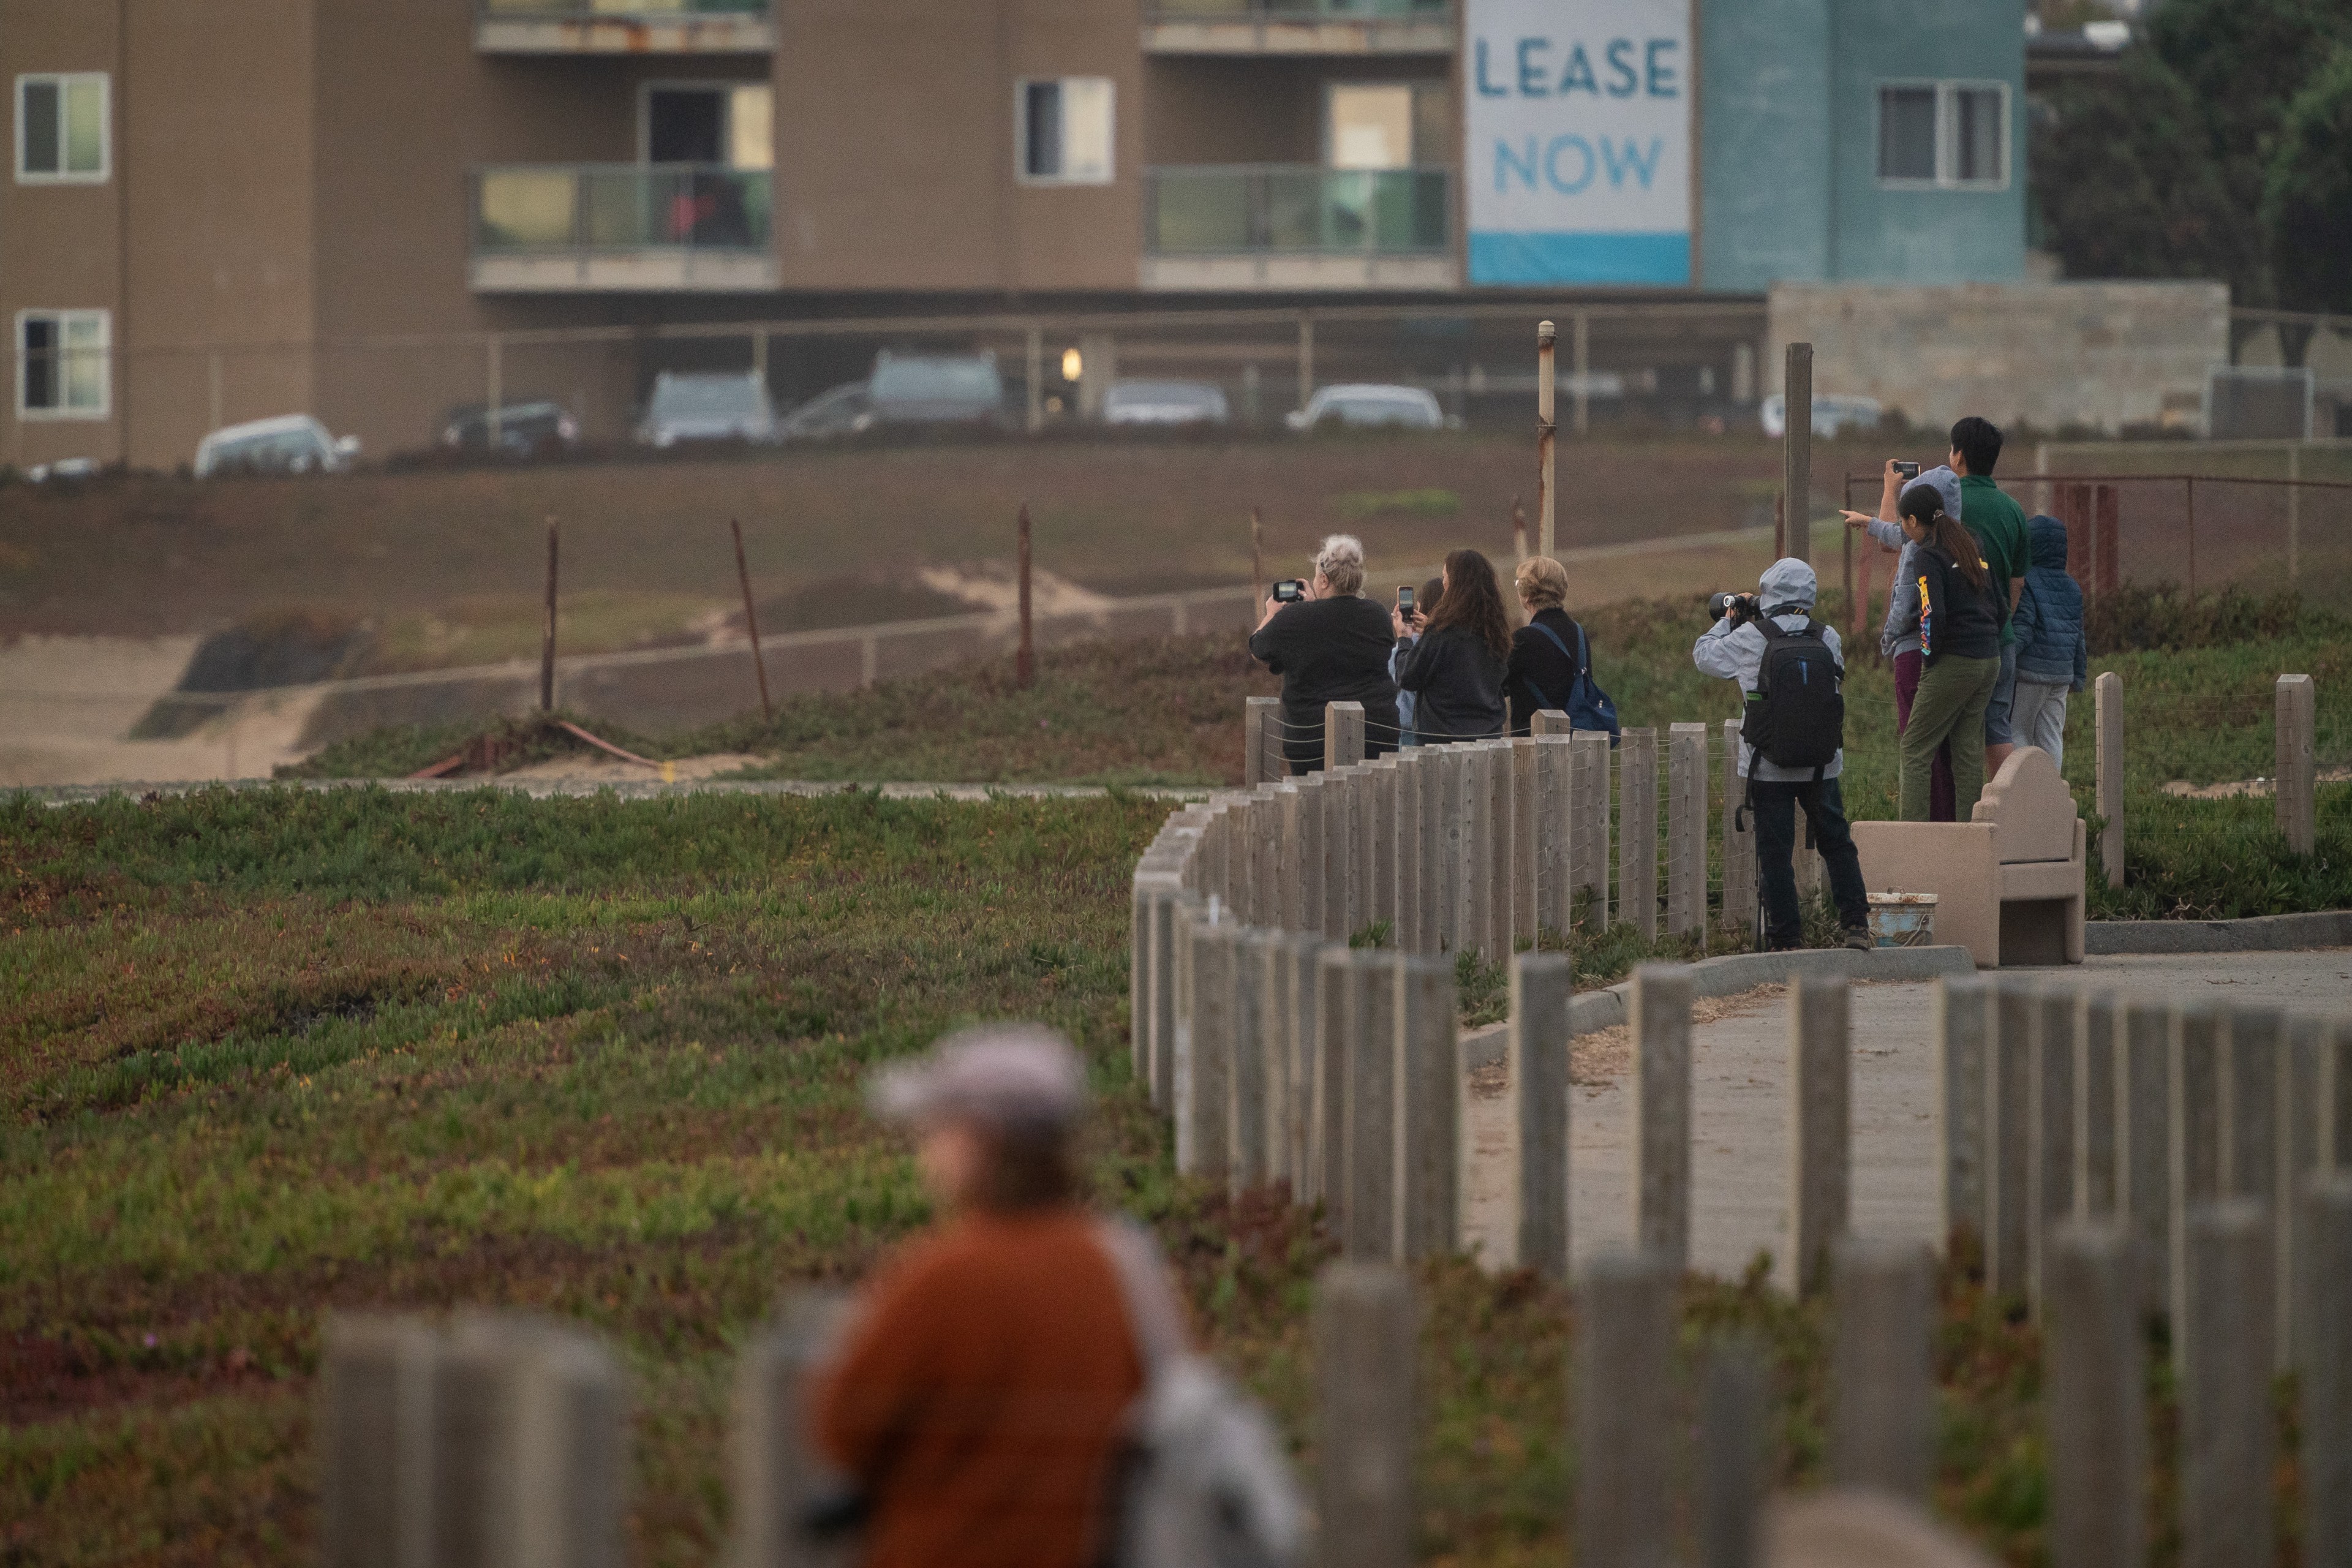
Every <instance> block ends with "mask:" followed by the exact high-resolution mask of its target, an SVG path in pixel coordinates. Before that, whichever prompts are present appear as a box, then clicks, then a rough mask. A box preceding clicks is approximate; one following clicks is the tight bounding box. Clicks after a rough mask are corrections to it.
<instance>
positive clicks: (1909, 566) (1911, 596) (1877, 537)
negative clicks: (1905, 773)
mask: <svg viewBox="0 0 2352 1568" xmlns="http://www.w3.org/2000/svg"><path fill="white" fill-rule="evenodd" d="M1913 485H1927V486H1930V487H1932V488H1933V489H1935V491H1936V493H1937V495H1938V496H1940V497H1942V498H1943V502H1944V510H1946V511H1947V512H1948V513H1950V514H1951V515H1952V516H1953V517H1954V518H1955V519H1958V517H1959V515H1960V476H1959V475H1958V474H1956V473H1954V472H1952V470H1951V469H1950V468H1940V467H1939V468H1929V469H1927V471H1926V472H1925V473H1923V474H1921V475H1920V476H1919V477H1918V478H1917V479H1912V480H1910V481H1909V482H1908V483H1906V482H1905V480H1904V479H1903V476H1902V474H1901V473H1900V472H1899V471H1898V470H1897V469H1896V468H1895V459H1894V458H1888V459H1887V460H1886V475H1885V485H1884V487H1883V488H1882V489H1881V490H1880V493H1879V498H1878V515H1877V516H1876V517H1866V516H1864V514H1863V513H1861V512H1858V511H1849V512H1846V513H1845V514H1844V517H1845V523H1846V526H1847V527H1848V528H1851V529H1854V530H1856V531H1861V532H1864V533H1867V534H1869V535H1870V537H1871V539H1872V540H1874V542H1877V543H1879V544H1882V545H1885V547H1886V548H1887V549H1889V550H1892V551H1895V552H1897V553H1896V557H1895V580H1894V582H1893V583H1892V584H1889V585H1888V591H1887V595H1886V624H1885V626H1883V627H1881V628H1880V630H1879V634H1878V651H1879V653H1880V655H1881V656H1882V657H1883V658H1886V659H1887V660H1889V661H1890V662H1891V663H1893V665H1894V666H1895V733H1896V734H1897V735H1900V734H1902V733H1903V731H1905V730H1906V729H1908V728H1910V725H1911V701H1912V699H1914V698H1915V697H1916V696H1918V694H1919V677H1920V676H1921V675H1923V674H1925V673H1926V670H1927V658H1926V656H1925V655H1923V654H1922V653H1921V652H1920V651H1919V563H1918V559H1917V556H1916V551H1917V549H1918V546H1916V545H1915V544H1913V543H1912V542H1911V541H1910V540H1909V539H1908V538H1907V537H1906V535H1905V534H1904V532H1903V525H1902V524H1901V523H1900V522H1897V521H1895V512H1896V508H1897V507H1898V506H1899V505H1900V504H1901V500H1902V497H1903V493H1904V492H1905V491H1906V490H1908V489H1910V488H1911V487H1912V486H1913ZM1953 793H1954V792H1953V788H1952V749H1951V747H1949V746H1948V745H1947V746H1939V747H1937V751H1936V764H1935V771H1934V773H1933V774H1932V776H1931V782H1930V784H1929V786H1928V806H1927V819H1928V820H1929V821H1930V822H1949V821H1951V820H1952V819H1953V817H1954V816H1957V815H1958V814H1957V813H1956V812H1955V811H1954V810H1953Z"/></svg>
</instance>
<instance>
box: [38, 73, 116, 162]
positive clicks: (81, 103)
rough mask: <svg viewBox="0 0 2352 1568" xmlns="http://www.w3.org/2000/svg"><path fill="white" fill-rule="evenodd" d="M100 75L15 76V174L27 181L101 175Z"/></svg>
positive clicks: (102, 100)
mask: <svg viewBox="0 0 2352 1568" xmlns="http://www.w3.org/2000/svg"><path fill="white" fill-rule="evenodd" d="M106 142H107V136H106V78H105V77H104V76H103V75H92V76H20V77H18V78H17V79H16V178H17V180H18V181H19V182H21V183H24V184H47V183H51V182H55V183H58V184H65V183H75V184H96V183H98V182H100V181H102V180H104V179H105V178H106V163H107V145H106Z"/></svg>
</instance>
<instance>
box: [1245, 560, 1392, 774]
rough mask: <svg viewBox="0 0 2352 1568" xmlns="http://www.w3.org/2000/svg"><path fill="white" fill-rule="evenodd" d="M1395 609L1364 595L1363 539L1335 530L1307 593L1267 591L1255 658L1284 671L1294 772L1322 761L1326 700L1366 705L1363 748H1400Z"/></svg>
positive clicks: (1252, 646) (1285, 726)
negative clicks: (1284, 597)
mask: <svg viewBox="0 0 2352 1568" xmlns="http://www.w3.org/2000/svg"><path fill="white" fill-rule="evenodd" d="M1395 640H1396V639H1395V636H1394V634H1393V633H1392V632H1391V629H1390V626H1389V616H1388V612H1387V611H1385V610H1383V609H1382V608H1381V606H1380V605H1375V604H1373V603H1372V602H1371V601H1370V599H1367V598H1365V597H1364V542H1363V541H1362V540H1360V539H1358V538H1356V537H1355V536H1354V535H1353V534H1347V533H1335V534H1332V535H1331V536H1330V537H1329V538H1328V539H1326V540H1324V541H1323V548H1322V549H1320V550H1318V551H1317V552H1315V575H1314V578H1313V579H1312V580H1311V581H1310V582H1309V583H1308V584H1307V596H1306V597H1305V598H1303V599H1294V600H1291V601H1289V602H1287V603H1285V602H1283V601H1281V600H1278V599H1276V597H1275V596H1274V595H1272V594H1271V593H1269V594H1268V595H1266V600H1265V615H1264V616H1260V617H1259V619H1258V623H1257V630H1256V631H1255V632H1253V633H1251V634H1250V640H1249V650H1250V654H1251V656H1252V657H1253V658H1256V659H1257V660H1258V661H1259V662H1260V663H1262V664H1264V665H1265V667H1266V668H1268V669H1270V670H1272V671H1274V673H1275V674H1276V675H1278V676H1280V677H1282V733H1283V742H1282V750H1283V755H1284V757H1285V758H1286V760H1287V761H1288V762H1289V763H1290V771H1291V772H1292V773H1313V772H1314V771H1315V770H1316V769H1318V768H1319V767H1321V766H1322V765H1323V705H1324V704H1325V703H1327V702H1360V703H1362V704H1363V705H1364V753H1365V755H1367V756H1381V755H1384V754H1385V753H1387V752H1393V751H1395V750H1396V744H1397V703H1396V699H1397V689H1396V682H1395V681H1393V680H1391V679H1389V649H1390V648H1391V647H1392V646H1393V645H1394V643H1395Z"/></svg>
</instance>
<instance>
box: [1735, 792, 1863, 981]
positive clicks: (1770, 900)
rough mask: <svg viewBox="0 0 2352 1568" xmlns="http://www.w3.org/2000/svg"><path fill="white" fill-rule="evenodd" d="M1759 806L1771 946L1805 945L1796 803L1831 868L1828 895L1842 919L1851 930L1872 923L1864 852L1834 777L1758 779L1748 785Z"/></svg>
mask: <svg viewBox="0 0 2352 1568" xmlns="http://www.w3.org/2000/svg"><path fill="white" fill-rule="evenodd" d="M1748 800H1749V802H1750V803H1751V804H1752V805H1754V807H1755V824H1756V879H1757V881H1758V883H1759V885H1760V887H1761V888H1762V890H1763V894H1764V938H1765V941H1766V942H1768V943H1769V944H1770V945H1771V946H1773V947H1801V946H1802V945H1803V944H1804V940H1805V921H1804V916H1803V914H1802V913H1801V911H1800V910H1798V908H1797V867H1796V862H1795V861H1794V859H1793V858H1791V857H1792V855H1793V854H1794V852H1795V850H1796V847H1797V807H1799V806H1803V807H1804V808H1805V820H1806V821H1807V822H1809V823H1811V825H1812V828H1813V846H1814V847H1815V848H1817V849H1819V850H1820V851H1821V852H1822V861H1823V862H1824V863H1826V864H1827V865H1828V867H1829V871H1830V898H1831V899H1832V901H1834V902H1835V903H1836V905H1837V911H1838V923H1839V924H1840V925H1842V926H1844V927H1846V928H1847V929H1848V930H1851V929H1853V927H1855V926H1866V925H1868V924H1869V923H1870V892H1869V889H1867V888H1865V887H1864V885H1863V880H1862V857H1861V856H1859V855H1857V854H1855V853H1854V847H1853V833H1852V832H1851V831H1849V830H1848V829H1847V827H1846V825H1845V797H1844V796H1843V795H1841V794H1839V793H1838V782H1837V780H1835V779H1823V780H1822V781H1821V782H1820V783H1819V784H1814V783H1812V782H1811V781H1810V780H1808V781H1806V782H1804V783H1802V784H1776V783H1773V782H1772V781H1770V780H1768V779H1757V780H1755V781H1754V782H1753V783H1751V784H1749V785H1748Z"/></svg>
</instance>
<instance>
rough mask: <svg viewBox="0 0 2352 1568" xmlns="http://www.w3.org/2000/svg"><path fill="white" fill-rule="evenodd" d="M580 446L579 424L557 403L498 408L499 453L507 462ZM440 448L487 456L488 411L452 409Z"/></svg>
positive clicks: (481, 407) (485, 408) (482, 406)
mask: <svg viewBox="0 0 2352 1568" xmlns="http://www.w3.org/2000/svg"><path fill="white" fill-rule="evenodd" d="M579 444H580V422H579V421H578V420H576V419H574V418H572V415H571V414H570V412H569V411H568V410H566V409H565V408H564V406H563V405H562V404H560V403H555V402H551V401H549V400H547V399H544V398H541V399H538V400H535V401H533V402H530V403H507V404H501V405H499V438H498V442H497V447H498V450H499V453H500V454H501V455H502V456H505V457H509V458H543V457H548V456H550V455H551V454H554V453H557V452H563V451H569V450H570V449H571V448H572V447H576V446H578V445H579ZM441 445H442V447H443V448H444V449H445V450H446V451H450V452H467V453H476V452H488V451H489V450H490V447H491V441H490V410H489V407H488V405H486V404H480V403H469V404H467V405H465V406H464V407H462V408H453V409H451V410H450V411H449V416H448V417H447V418H446V419H445V420H444V421H443V422H442V426H441Z"/></svg>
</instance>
